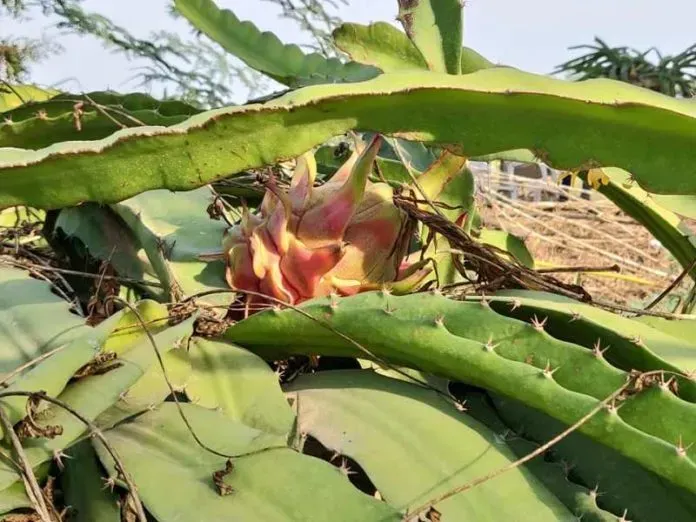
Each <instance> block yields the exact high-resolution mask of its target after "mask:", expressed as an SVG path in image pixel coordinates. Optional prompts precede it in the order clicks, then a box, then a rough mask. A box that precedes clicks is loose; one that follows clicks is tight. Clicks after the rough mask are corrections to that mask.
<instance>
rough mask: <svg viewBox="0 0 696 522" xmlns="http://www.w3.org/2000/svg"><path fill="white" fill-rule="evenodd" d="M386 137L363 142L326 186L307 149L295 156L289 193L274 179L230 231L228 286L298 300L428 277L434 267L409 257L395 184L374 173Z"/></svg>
mask: <svg viewBox="0 0 696 522" xmlns="http://www.w3.org/2000/svg"><path fill="white" fill-rule="evenodd" d="M381 143H382V139H381V137H380V136H376V137H374V138H373V139H372V141H371V142H370V143H369V145H367V146H358V147H357V149H356V150H355V151H354V152H353V154H352V155H351V157H350V158H349V159H348V160H347V161H346V162H345V163H344V164H343V165H342V166H341V167H340V168H339V169H338V171H337V172H336V173H335V174H334V175H333V176H332V177H331V179H330V180H329V181H328V182H327V183H325V184H323V185H321V186H317V187H315V186H314V184H315V179H316V174H317V168H316V163H315V159H314V155H313V154H312V153H309V152H308V153H306V154H304V155H302V156H301V157H300V158H299V159H298V160H297V163H296V167H295V172H294V175H293V177H292V182H291V185H290V190H289V192H288V193H285V192H283V191H281V189H280V188H279V187H278V186H277V184H276V183H275V181H274V180H271V181H270V182H269V184H268V187H267V191H266V194H265V197H264V199H263V201H262V203H261V205H260V209H259V212H258V214H251V213H249V212H248V211H247V210H245V212H244V215H243V217H242V220H241V222H240V223H239V224H238V225H236V226H234V227H232V228H231V229H230V230H229V231H227V232H226V233H225V237H224V240H223V257H224V259H225V262H226V279H227V282H228V284H229V285H230V287H232V288H234V289H239V290H241V291H244V290H247V291H251V292H255V293H260V294H263V295H267V296H269V297H271V298H273V299H275V300H280V301H283V302H286V303H291V304H296V303H300V302H302V301H306V300H308V299H311V298H313V297H323V296H327V295H330V294H334V293H335V294H338V295H342V296H348V295H354V294H357V293H359V292H362V291H365V290H374V289H376V288H380V287H382V286H385V285H389V286H392V287H393V288H395V289H397V290H407V289H412V288H413V287H414V286H416V285H417V284H418V283H419V282H420V281H422V280H423V278H424V277H425V276H427V275H428V273H429V269H428V268H426V267H424V265H423V263H410V262H408V261H407V260H406V259H405V258H406V254H407V247H408V240H409V234H408V231H409V229H410V227H409V223H408V220H407V218H406V215H405V214H404V212H403V211H402V210H400V209H399V208H397V207H396V206H395V205H394V203H393V201H392V197H393V190H392V188H391V186H390V185H389V184H387V183H373V182H371V181H370V180H369V179H368V176H369V174H370V173H371V172H372V169H373V166H374V161H375V157H376V155H377V152H378V151H379V148H380V145H381ZM396 282H398V285H394V283H396ZM247 299H248V301H247V302H252V301H259V300H260V299H261V298H259V297H257V296H253V295H249V296H248V298H247Z"/></svg>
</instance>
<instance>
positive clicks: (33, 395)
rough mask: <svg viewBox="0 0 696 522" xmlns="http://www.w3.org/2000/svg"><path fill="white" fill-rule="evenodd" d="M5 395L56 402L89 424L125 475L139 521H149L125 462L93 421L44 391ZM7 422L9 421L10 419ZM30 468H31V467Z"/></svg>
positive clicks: (93, 434) (8, 392) (116, 465)
mask: <svg viewBox="0 0 696 522" xmlns="http://www.w3.org/2000/svg"><path fill="white" fill-rule="evenodd" d="M3 397H28V398H29V399H33V400H42V401H46V402H50V403H51V404H54V405H56V406H58V407H59V408H62V409H64V410H65V411H67V412H68V413H70V414H71V415H72V416H74V417H75V418H77V419H78V420H79V421H80V422H82V423H83V424H84V425H85V426H87V428H88V429H89V431H90V434H91V435H92V436H94V437H96V438H97V439H99V442H101V443H102V444H103V445H104V448H105V449H106V451H108V452H109V455H111V458H112V459H113V461H114V464H115V467H116V471H117V472H118V473H119V474H120V475H121V476H122V477H123V480H124V482H125V483H126V485H127V486H128V489H129V490H130V492H131V495H132V496H133V502H134V504H135V508H136V514H137V517H138V521H139V522H147V516H146V515H145V510H144V508H143V505H142V502H141V501H140V497H139V496H138V490H137V488H136V486H135V483H134V482H133V480H132V479H131V477H130V475H129V474H128V472H127V471H126V469H125V467H124V466H123V462H122V461H121V459H120V457H119V456H118V454H117V453H116V450H115V449H114V448H112V447H111V444H109V441H108V440H106V437H104V434H103V433H102V432H101V430H100V429H99V428H98V427H97V426H96V425H95V424H94V423H93V422H92V421H90V420H89V419H88V418H87V417H85V416H84V415H82V414H81V413H80V412H78V411H77V410H75V409H74V408H73V407H72V406H70V405H69V404H68V403H66V402H64V401H61V400H60V399H56V398H54V397H51V396H50V395H47V394H46V393H44V392H28V391H4V392H0V398H3ZM3 416H4V418H5V420H7V415H6V414H5V413H4V410H3V409H2V408H0V419H2V417H3ZM3 422H4V421H3ZM7 422H9V420H8V421H7ZM11 431H12V433H14V430H11ZM14 436H15V438H16V437H17V436H16V434H15V435H14ZM17 443H18V444H19V439H17ZM13 444H14V443H13ZM20 448H21V444H20ZM27 464H28V462H27ZM29 469H31V467H30V468H29ZM37 485H38V484H37ZM49 522H52V521H50V519H49Z"/></svg>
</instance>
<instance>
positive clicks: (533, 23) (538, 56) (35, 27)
mask: <svg viewBox="0 0 696 522" xmlns="http://www.w3.org/2000/svg"><path fill="white" fill-rule="evenodd" d="M339 1H340V0H339ZM217 3H218V5H219V6H221V7H224V8H228V9H232V10H233V11H234V12H235V13H236V14H237V16H238V17H239V18H241V19H242V20H245V19H246V20H252V21H253V22H254V23H255V24H256V25H257V26H258V27H260V28H261V29H263V30H269V31H273V32H274V33H275V34H277V35H278V37H280V39H281V40H283V41H284V42H287V43H303V40H302V35H301V33H300V32H299V30H298V29H297V28H296V26H294V25H293V24H292V22H289V21H287V20H283V19H280V18H279V17H278V10H277V9H275V8H274V6H273V5H272V4H269V3H267V2H263V1H261V0H217ZM168 4H169V0H85V3H84V6H85V8H86V9H87V10H91V11H98V12H100V13H102V14H104V15H106V16H108V17H110V18H111V19H112V20H113V21H114V22H116V23H118V24H120V25H123V26H124V27H126V28H128V29H129V30H131V31H132V32H133V33H134V34H136V35H137V36H146V35H147V34H148V33H149V32H150V31H153V30H160V29H166V30H172V31H178V32H181V33H182V34H187V33H189V32H190V28H189V27H188V26H187V24H186V22H185V21H183V20H182V21H176V20H173V19H172V18H171V17H170V16H168V15H167V14H166V8H167V5H168ZM396 14H397V1H396V0H350V1H349V5H348V6H342V7H340V8H339V10H338V15H339V16H340V17H341V18H342V19H343V20H344V21H350V22H357V23H363V24H367V23H370V22H376V21H390V22H393V23H396V22H395V17H396ZM2 24H3V25H4V26H7V25H8V24H11V25H12V26H11V27H9V28H8V27H0V32H2V33H11V34H13V35H25V36H31V37H38V38H40V37H42V36H46V35H48V36H52V35H58V34H59V33H58V31H57V30H56V29H54V28H51V27H50V25H49V24H47V22H46V20H45V19H43V18H42V17H40V16H39V17H37V18H36V19H34V20H30V21H23V22H21V23H19V22H12V21H10V22H8V21H7V20H6V19H5V20H3V21H2ZM595 36H599V37H601V38H602V39H604V40H605V41H606V42H607V43H608V44H610V45H628V46H631V47H636V48H638V49H647V48H649V47H653V46H654V47H657V48H658V49H660V51H662V52H663V53H664V54H670V53H678V52H680V51H682V50H684V49H685V48H686V47H688V46H689V45H692V44H693V43H696V2H694V0H662V1H656V0H466V7H465V12H464V44H465V45H467V46H469V47H472V48H474V49H475V50H477V51H478V52H480V53H481V54H483V55H484V56H486V57H487V58H488V59H490V60H492V61H494V62H498V63H503V64H506V65H510V66H514V67H518V68H520V69H523V70H527V71H531V72H536V73H540V74H549V73H550V72H551V71H552V70H553V69H554V68H555V66H556V65H558V64H559V63H561V62H564V61H566V60H567V59H569V58H570V57H571V56H573V52H572V51H569V50H568V47H570V46H573V45H578V44H585V43H591V42H592V41H593V39H594V37H595ZM59 41H60V42H61V44H62V45H63V47H64V48H65V52H64V53H63V54H61V55H58V56H54V57H52V58H51V59H50V60H48V61H46V62H43V63H41V64H40V65H38V66H36V67H35V68H34V69H33V70H32V76H31V77H32V79H33V81H35V82H36V83H39V84H44V85H50V84H55V83H57V82H62V81H65V80H67V83H64V84H62V88H65V89H70V90H74V91H75V90H78V91H93V90H102V89H107V88H110V89H113V90H117V91H128V87H129V86H131V88H132V87H133V85H134V84H133V83H130V84H129V83H128V81H129V79H130V78H132V77H133V76H134V74H135V72H136V68H137V66H138V64H137V63H134V62H129V61H128V60H126V59H125V58H124V57H122V56H119V55H117V54H114V53H113V52H111V51H107V50H105V49H103V48H102V47H101V46H100V44H99V43H97V42H96V41H94V40H92V39H88V38H80V37H75V36H70V37H64V36H61V37H60V40H59ZM242 90H243V89H242V88H241V87H240V95H241V93H242Z"/></svg>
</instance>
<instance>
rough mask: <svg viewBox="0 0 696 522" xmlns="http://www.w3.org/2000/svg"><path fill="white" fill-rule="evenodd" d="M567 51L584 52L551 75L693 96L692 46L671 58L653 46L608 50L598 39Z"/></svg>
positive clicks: (695, 54)
mask: <svg viewBox="0 0 696 522" xmlns="http://www.w3.org/2000/svg"><path fill="white" fill-rule="evenodd" d="M570 49H571V50H576V49H586V50H588V52H587V53H585V54H583V55H581V56H578V57H576V58H573V59H571V60H568V61H567V62H565V63H562V64H561V65H559V66H558V67H557V68H556V70H555V71H554V73H566V74H570V75H571V76H572V77H574V78H576V79H578V80H586V79H590V78H611V79H613V80H620V81H623V82H627V83H631V84H634V85H638V86H640V87H644V88H647V89H650V90H652V91H656V92H660V93H663V94H667V95H668V96H679V97H684V98H690V97H692V96H694V94H696V44H694V45H692V46H690V47H688V48H687V49H685V50H684V51H683V52H681V53H679V54H677V55H674V56H671V55H668V56H663V55H662V54H661V53H660V52H659V51H658V50H657V49H655V48H654V47H652V48H650V49H648V50H647V51H642V52H641V51H638V50H636V49H632V48H629V47H610V46H609V45H607V44H606V43H605V42H604V41H603V40H601V39H600V38H595V44H594V45H579V46H575V47H571V48H570Z"/></svg>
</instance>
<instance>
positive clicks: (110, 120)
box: [0, 92, 200, 149]
mask: <svg viewBox="0 0 696 522" xmlns="http://www.w3.org/2000/svg"><path fill="white" fill-rule="evenodd" d="M198 112H200V111H199V110H197V109H195V108H193V107H191V106H190V105H187V104H185V103H182V102H180V101H174V100H171V101H158V100H155V99H154V98H152V97H150V96H148V95H147V94H142V93H133V94H128V95H125V96H122V95H118V94H115V93H110V92H96V93H89V94H83V95H74V94H58V95H57V96H53V97H52V98H50V99H49V100H47V101H43V102H41V101H40V102H36V103H25V104H22V105H21V106H20V107H17V108H15V109H13V110H8V111H6V112H4V113H3V114H2V117H3V120H4V121H3V122H2V123H0V147H18V148H27V149H41V148H43V147H48V146H50V145H52V144H54V143H56V142H61V141H72V140H95V139H101V138H104V137H106V136H109V135H110V134H113V133H114V132H116V131H118V130H120V129H125V128H128V127H139V126H143V125H161V126H170V125H174V124H177V123H180V122H182V121H184V120H185V119H187V118H188V117H190V116H192V115H194V114H197V113H198Z"/></svg>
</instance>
